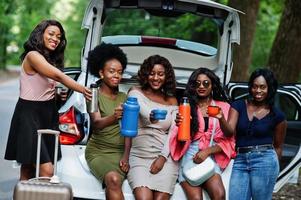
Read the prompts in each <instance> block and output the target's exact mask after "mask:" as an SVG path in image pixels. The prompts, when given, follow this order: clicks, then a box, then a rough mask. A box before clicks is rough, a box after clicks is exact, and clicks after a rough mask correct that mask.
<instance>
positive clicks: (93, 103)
mask: <svg viewBox="0 0 301 200" xmlns="http://www.w3.org/2000/svg"><path fill="white" fill-rule="evenodd" d="M90 88H91V91H92V99H91V102H89V104H88V105H89V106H88V111H89V112H90V113H93V112H97V111H98V86H97V84H95V83H92V84H91V85H90Z"/></svg>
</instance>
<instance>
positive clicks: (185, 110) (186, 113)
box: [178, 97, 190, 141]
mask: <svg viewBox="0 0 301 200" xmlns="http://www.w3.org/2000/svg"><path fill="white" fill-rule="evenodd" d="M179 113H180V114H181V115H182V116H183V121H182V123H181V125H180V126H179V129H178V140H179V141H188V140H189V139H190V104H189V100H188V98H187V97H183V98H182V101H181V104H180V107H179Z"/></svg>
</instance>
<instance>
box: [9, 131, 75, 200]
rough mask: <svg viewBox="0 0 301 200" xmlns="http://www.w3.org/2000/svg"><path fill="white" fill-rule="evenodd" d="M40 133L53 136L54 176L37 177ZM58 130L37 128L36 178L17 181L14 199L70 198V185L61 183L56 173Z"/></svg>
mask: <svg viewBox="0 0 301 200" xmlns="http://www.w3.org/2000/svg"><path fill="white" fill-rule="evenodd" d="M42 134H52V135H54V136H55V151H54V176H53V177H51V178H48V177H39V170H40V169H39V167H38V166H40V153H41V137H42ZM59 134H60V132H59V131H55V130H49V129H41V130H38V146H37V162H36V166H37V167H36V178H33V179H30V180H27V181H19V182H18V183H17V185H16V186H15V188H14V195H13V199H14V200H71V199H73V193H72V188H71V185H70V184H68V183H62V182H60V181H59V178H58V177H57V175H56V173H57V172H56V166H57V154H58V139H59Z"/></svg>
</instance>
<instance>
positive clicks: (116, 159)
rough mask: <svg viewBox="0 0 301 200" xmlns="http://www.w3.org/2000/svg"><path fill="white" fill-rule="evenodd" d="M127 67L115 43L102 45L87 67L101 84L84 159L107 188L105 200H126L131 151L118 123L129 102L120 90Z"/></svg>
mask: <svg viewBox="0 0 301 200" xmlns="http://www.w3.org/2000/svg"><path fill="white" fill-rule="evenodd" d="M126 64H127V58H126V55H125V54H124V53H123V52H122V50H121V49H120V48H119V47H117V46H114V45H112V44H104V43H102V44H101V45H99V46H97V47H95V49H94V50H92V51H91V52H90V53H89V56H88V67H89V68H90V70H91V73H92V74H93V75H95V76H97V77H99V78H100V80H101V84H100V87H99V99H98V105H99V110H98V112H95V113H90V117H91V121H92V135H91V137H90V139H89V141H88V144H87V147H86V152H85V156H86V160H87V163H88V165H89V167H90V170H91V172H92V173H93V174H94V176H95V177H96V178H97V179H98V180H100V181H101V182H102V184H103V187H106V190H105V192H106V199H114V200H115V199H124V197H123V193H122V189H121V187H122V183H123V180H124V179H125V175H126V173H127V171H128V168H129V166H128V163H127V161H128V157H129V155H128V154H129V152H125V151H124V149H125V146H126V144H125V140H124V137H123V136H121V135H120V127H119V123H118V120H119V119H120V118H121V116H122V103H123V102H124V101H125V99H126V94H125V93H122V92H119V91H118V85H119V83H120V81H121V78H122V74H123V71H124V69H125V67H126Z"/></svg>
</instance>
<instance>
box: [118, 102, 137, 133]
mask: <svg viewBox="0 0 301 200" xmlns="http://www.w3.org/2000/svg"><path fill="white" fill-rule="evenodd" d="M139 111H140V106H139V104H138V101H137V98H136V97H128V98H127V100H126V102H125V103H124V104H123V114H122V119H121V135H123V136H125V137H135V136H136V135H137V133H138V117H139Z"/></svg>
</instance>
